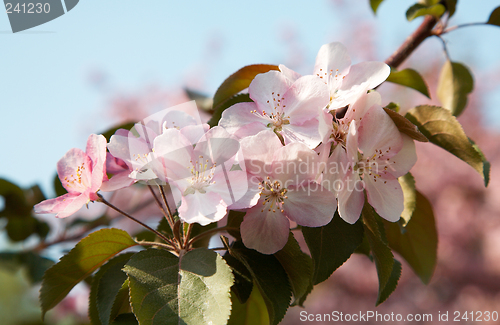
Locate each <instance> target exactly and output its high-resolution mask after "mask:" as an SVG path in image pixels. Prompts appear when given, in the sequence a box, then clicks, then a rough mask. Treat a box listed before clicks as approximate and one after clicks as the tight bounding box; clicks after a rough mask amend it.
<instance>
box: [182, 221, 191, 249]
mask: <svg viewBox="0 0 500 325" xmlns="http://www.w3.org/2000/svg"><path fill="white" fill-rule="evenodd" d="M192 230H193V224H192V223H190V224H189V225H188V229H187V231H186V234H185V235H184V244H183V245H182V247H184V248H186V246H187V244H188V240H189V237H191V231H192Z"/></svg>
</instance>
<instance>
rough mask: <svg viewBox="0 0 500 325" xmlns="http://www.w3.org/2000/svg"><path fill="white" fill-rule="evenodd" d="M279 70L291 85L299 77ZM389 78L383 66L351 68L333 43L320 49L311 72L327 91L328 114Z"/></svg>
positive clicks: (370, 64) (367, 64) (341, 49)
mask: <svg viewBox="0 0 500 325" xmlns="http://www.w3.org/2000/svg"><path fill="white" fill-rule="evenodd" d="M280 70H281V72H282V73H283V74H284V75H285V76H286V77H287V78H288V79H290V80H292V81H294V80H296V79H297V78H298V77H299V76H300V75H299V74H297V73H296V72H294V71H292V70H290V69H288V68H287V67H285V66H284V65H280ZM389 74H390V68H389V66H388V65H387V64H385V63H383V62H374V61H373V62H372V61H369V62H361V63H358V64H355V65H352V66H351V59H350V57H349V54H348V53H347V49H346V47H345V46H344V45H342V44H341V43H337V42H334V43H329V44H325V45H323V46H322V47H321V48H320V50H319V52H318V56H317V57H316V64H315V66H314V72H313V75H315V76H317V77H319V78H320V79H321V80H322V81H323V82H325V83H326V85H327V86H328V89H329V91H330V103H329V105H328V110H334V109H338V108H341V107H344V106H347V105H349V104H352V103H354V102H355V101H356V100H357V99H358V98H359V97H360V96H361V95H363V94H366V92H367V91H368V90H370V89H373V88H375V87H376V86H378V85H380V84H381V83H382V82H384V81H385V80H386V79H387V77H388V76H389Z"/></svg>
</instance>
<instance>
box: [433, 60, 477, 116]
mask: <svg viewBox="0 0 500 325" xmlns="http://www.w3.org/2000/svg"><path fill="white" fill-rule="evenodd" d="M473 88H474V79H473V78H472V75H471V73H470V71H469V69H467V67H466V66H464V65H463V64H461V63H457V62H451V61H446V63H445V64H444V66H443V68H442V69H441V75H440V76H439V82H438V87H437V95H438V97H439V100H440V101H441V103H442V104H443V107H444V108H446V109H449V110H450V111H451V114H453V115H454V116H459V115H460V114H461V113H462V112H463V110H464V109H465V106H466V105H467V96H468V94H469V93H470V92H472V89H473Z"/></svg>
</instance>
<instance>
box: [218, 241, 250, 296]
mask: <svg viewBox="0 0 500 325" xmlns="http://www.w3.org/2000/svg"><path fill="white" fill-rule="evenodd" d="M226 241H227V240H226ZM223 258H224V260H225V261H226V263H227V265H229V267H231V270H232V272H233V275H234V284H233V286H232V287H231V292H232V293H233V294H234V296H236V297H237V298H238V299H239V301H240V303H241V304H244V303H245V302H246V301H247V300H248V298H249V297H250V294H251V293H252V289H253V281H252V274H250V271H248V269H247V268H246V266H245V265H244V264H243V263H241V262H240V260H238V259H237V258H236V257H234V256H232V255H231V254H229V252H226V254H224V256H223Z"/></svg>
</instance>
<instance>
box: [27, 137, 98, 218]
mask: <svg viewBox="0 0 500 325" xmlns="http://www.w3.org/2000/svg"><path fill="white" fill-rule="evenodd" d="M105 163H106V138H104V136H102V135H96V134H91V135H90V136H89V138H88V140H87V150H86V152H83V151H82V150H80V149H77V148H73V149H71V150H69V151H68V152H67V153H66V154H65V155H64V157H62V158H61V160H59V161H58V162H57V174H58V175H59V179H60V180H61V183H62V185H63V187H64V188H65V189H66V190H67V191H68V193H67V194H64V195H62V196H59V197H57V198H55V199H50V200H45V201H43V202H41V203H39V204H37V205H35V207H34V209H35V213H57V215H56V217H58V218H65V217H68V216H70V215H72V214H73V213H75V212H76V211H78V210H79V209H80V208H81V207H82V206H83V205H84V204H88V203H89V202H90V201H95V200H97V199H98V196H97V191H99V189H100V188H101V185H102V183H103V180H107V176H106V165H105Z"/></svg>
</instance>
